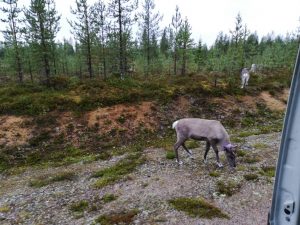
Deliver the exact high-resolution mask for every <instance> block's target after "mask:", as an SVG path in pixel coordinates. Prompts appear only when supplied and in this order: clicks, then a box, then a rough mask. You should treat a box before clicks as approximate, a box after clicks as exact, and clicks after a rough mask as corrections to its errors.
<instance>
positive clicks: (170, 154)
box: [166, 151, 176, 159]
mask: <svg viewBox="0 0 300 225" xmlns="http://www.w3.org/2000/svg"><path fill="white" fill-rule="evenodd" d="M166 158H167V159H175V158H176V155H175V152H174V151H166Z"/></svg>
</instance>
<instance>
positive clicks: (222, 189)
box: [216, 180, 242, 196]
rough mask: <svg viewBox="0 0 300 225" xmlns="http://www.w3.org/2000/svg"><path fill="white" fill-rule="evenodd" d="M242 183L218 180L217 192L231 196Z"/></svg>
mask: <svg viewBox="0 0 300 225" xmlns="http://www.w3.org/2000/svg"><path fill="white" fill-rule="evenodd" d="M241 187H242V185H241V184H240V183H238V182H236V181H232V180H229V181H222V180H220V181H218V182H217V189H216V190H217V192H219V193H220V194H225V195H227V196H232V195H233V194H234V193H236V192H238V191H239V190H240V188H241Z"/></svg>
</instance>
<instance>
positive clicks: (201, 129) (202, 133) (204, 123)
mask: <svg viewBox="0 0 300 225" xmlns="http://www.w3.org/2000/svg"><path fill="white" fill-rule="evenodd" d="M172 128H173V129H175V130H176V134H177V142H176V143H175V145H174V151H175V155H176V161H177V162H178V163H179V164H182V162H181V161H179V157H178V148H179V147H180V146H182V147H183V148H184V150H185V151H186V152H187V153H188V154H189V156H192V152H191V151H190V150H189V149H187V147H186V146H185V144H184V142H185V141H186V140H187V139H189V138H191V139H194V140H198V141H206V150H205V154H204V162H205V163H206V156H207V153H208V151H209V149H210V146H212V148H213V150H214V151H215V153H216V159H217V165H218V167H223V165H222V163H220V159H219V150H218V147H217V145H220V146H221V149H222V150H223V151H224V152H225V153H226V158H227V161H228V163H229V165H230V167H235V166H236V163H235V153H234V148H235V147H236V146H233V145H232V144H231V143H230V140H229V135H228V133H227V131H226V130H225V128H224V127H223V125H222V124H221V123H220V122H219V121H217V120H205V119H197V118H185V119H180V120H177V121H175V122H174V123H173V125H172Z"/></svg>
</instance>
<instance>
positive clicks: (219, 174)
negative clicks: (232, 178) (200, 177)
mask: <svg viewBox="0 0 300 225" xmlns="http://www.w3.org/2000/svg"><path fill="white" fill-rule="evenodd" d="M209 176H211V177H219V176H221V173H220V172H219V171H216V170H215V171H211V172H210V173H209Z"/></svg>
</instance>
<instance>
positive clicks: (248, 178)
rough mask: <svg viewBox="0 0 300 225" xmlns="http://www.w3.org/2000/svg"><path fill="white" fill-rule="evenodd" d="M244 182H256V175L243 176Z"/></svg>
mask: <svg viewBox="0 0 300 225" xmlns="http://www.w3.org/2000/svg"><path fill="white" fill-rule="evenodd" d="M244 178H245V180H247V181H250V180H254V181H256V180H258V175H257V174H255V173H249V174H245V175H244Z"/></svg>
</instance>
